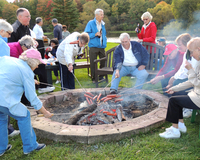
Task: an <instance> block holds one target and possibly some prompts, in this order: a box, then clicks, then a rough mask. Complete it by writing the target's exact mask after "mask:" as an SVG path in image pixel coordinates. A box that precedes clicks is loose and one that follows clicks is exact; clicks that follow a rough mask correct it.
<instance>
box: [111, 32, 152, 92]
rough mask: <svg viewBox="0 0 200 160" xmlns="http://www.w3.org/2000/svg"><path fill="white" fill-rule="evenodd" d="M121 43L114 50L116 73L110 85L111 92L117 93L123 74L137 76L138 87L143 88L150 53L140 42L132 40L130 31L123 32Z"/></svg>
mask: <svg viewBox="0 0 200 160" xmlns="http://www.w3.org/2000/svg"><path fill="white" fill-rule="evenodd" d="M119 39H120V41H121V44H120V45H119V46H117V48H116V49H115V52H114V67H113V69H114V73H113V76H112V79H114V78H116V79H115V80H113V82H112V83H111V87H110V93H111V94H116V93H117V89H118V85H119V82H120V80H121V78H122V77H123V76H126V75H128V74H131V75H133V76H135V77H136V79H137V80H136V84H135V86H136V88H137V89H141V88H142V86H143V83H144V82H145V81H146V78H147V77H148V73H147V71H146V70H145V66H146V65H147V63H148V60H149V53H148V52H147V50H146V49H145V48H144V47H143V46H142V45H141V44H140V43H138V42H134V41H130V36H129V34H128V33H122V34H121V35H120V37H119Z"/></svg>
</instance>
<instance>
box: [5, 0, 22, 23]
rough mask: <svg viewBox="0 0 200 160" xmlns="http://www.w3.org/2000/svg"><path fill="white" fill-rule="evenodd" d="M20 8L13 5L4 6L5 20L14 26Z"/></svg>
mask: <svg viewBox="0 0 200 160" xmlns="http://www.w3.org/2000/svg"><path fill="white" fill-rule="evenodd" d="M18 8H19V7H18V6H16V5H14V4H12V3H8V4H6V5H4V7H3V10H2V17H3V19H6V20H7V21H8V22H9V23H10V24H13V23H14V22H15V21H16V10H17V9H18Z"/></svg>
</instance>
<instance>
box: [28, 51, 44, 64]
mask: <svg viewBox="0 0 200 160" xmlns="http://www.w3.org/2000/svg"><path fill="white" fill-rule="evenodd" d="M25 52H26V56H27V57H28V58H34V59H38V60H39V61H40V62H41V63H43V64H46V63H45V62H44V61H43V60H42V57H41V54H40V52H39V51H37V50H36V49H28V50H26V51H25Z"/></svg>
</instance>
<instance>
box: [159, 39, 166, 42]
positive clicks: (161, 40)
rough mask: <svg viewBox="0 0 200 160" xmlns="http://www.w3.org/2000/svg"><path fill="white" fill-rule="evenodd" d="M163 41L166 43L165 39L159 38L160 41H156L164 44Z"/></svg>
mask: <svg viewBox="0 0 200 160" xmlns="http://www.w3.org/2000/svg"><path fill="white" fill-rule="evenodd" d="M165 41H166V39H165V38H160V39H158V42H165Z"/></svg>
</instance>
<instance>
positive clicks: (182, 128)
mask: <svg viewBox="0 0 200 160" xmlns="http://www.w3.org/2000/svg"><path fill="white" fill-rule="evenodd" d="M171 129H172V126H171V127H169V128H166V129H165V130H166V131H168V130H171ZM178 129H179V131H180V132H182V133H186V132H187V128H186V127H178Z"/></svg>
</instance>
